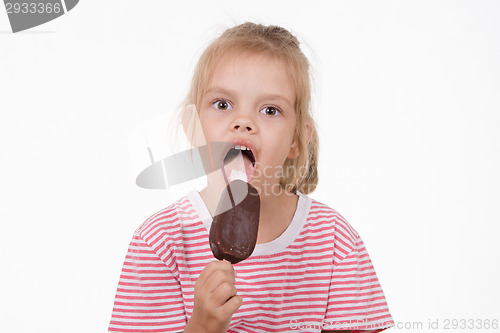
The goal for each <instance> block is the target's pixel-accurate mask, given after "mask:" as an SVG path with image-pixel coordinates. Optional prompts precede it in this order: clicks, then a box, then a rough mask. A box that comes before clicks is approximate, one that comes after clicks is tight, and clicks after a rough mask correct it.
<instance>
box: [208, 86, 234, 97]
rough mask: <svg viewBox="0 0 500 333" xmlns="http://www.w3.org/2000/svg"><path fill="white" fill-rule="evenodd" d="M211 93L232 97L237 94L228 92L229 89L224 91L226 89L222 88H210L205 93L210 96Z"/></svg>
mask: <svg viewBox="0 0 500 333" xmlns="http://www.w3.org/2000/svg"><path fill="white" fill-rule="evenodd" d="M210 93H219V94H227V95H232V94H233V95H234V94H235V92H234V91H231V90H227V89H224V88H221V87H213V88H209V89H207V91H206V92H205V95H207V94H210Z"/></svg>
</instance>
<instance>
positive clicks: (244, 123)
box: [233, 115, 256, 132]
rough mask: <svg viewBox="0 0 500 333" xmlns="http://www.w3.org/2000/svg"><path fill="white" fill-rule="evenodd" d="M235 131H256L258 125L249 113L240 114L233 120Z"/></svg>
mask: <svg viewBox="0 0 500 333" xmlns="http://www.w3.org/2000/svg"><path fill="white" fill-rule="evenodd" d="M233 128H234V130H235V131H243V132H255V130H256V126H255V123H254V122H253V120H252V119H251V118H250V117H249V116H247V115H239V116H238V117H237V118H236V119H235V120H234V122H233Z"/></svg>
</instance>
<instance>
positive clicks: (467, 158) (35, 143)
mask: <svg viewBox="0 0 500 333" xmlns="http://www.w3.org/2000/svg"><path fill="white" fill-rule="evenodd" d="M499 17H500V3H499V2H497V1H413V2H408V1H375V2H373V1H356V2H350V1H349V2H347V1H345V2H344V1H342V2H330V1H328V2H327V1H325V2H318V1H307V2H306V1H290V0H286V1H245V2H236V1H199V2H192V1H183V2H181V1H167V0H154V1H153V0H150V1H129V0H119V1H118V0H108V1H91V0H82V1H81V2H80V3H79V4H78V5H77V6H76V7H75V8H74V9H73V10H72V11H70V12H69V13H68V14H66V15H64V16H62V17H60V18H59V19H56V20H54V21H52V22H49V23H47V24H45V25H42V26H39V27H36V28H34V29H31V30H29V31H27V32H24V33H18V34H12V33H11V32H10V31H9V30H10V26H9V22H8V19H7V15H6V14H5V13H4V12H2V13H0V31H1V33H0V114H1V118H0V170H1V172H0V199H1V203H0V224H1V227H0V331H1V332H9V333H10V332H26V333H28V332H29V333H35V332H52V333H57V332H104V331H106V329H107V325H108V323H109V319H110V315H111V311H112V306H113V300H114V294H115V291H116V287H117V283H118V279H119V275H120V270H121V266H122V263H123V259H124V257H125V254H126V250H127V246H128V243H129V241H130V239H131V237H132V233H133V231H134V230H135V228H136V227H137V226H139V225H140V224H141V223H142V222H143V221H144V220H145V219H146V218H147V217H149V216H150V215H151V214H153V213H154V212H156V211H158V210H159V209H161V208H163V207H165V206H167V205H168V204H169V203H170V202H172V200H174V199H176V198H177V194H178V193H176V192H179V190H178V189H177V190H175V189H174V190H172V191H169V192H167V191H161V190H160V191H152V190H143V189H140V188H138V187H137V186H136V185H135V176H136V175H137V173H138V172H139V171H140V169H141V168H142V167H145V166H146V165H147V164H148V157H147V153H146V150H145V147H146V144H145V143H144V142H146V139H144V136H142V139H141V135H137V133H138V132H137V130H138V129H139V132H140V129H141V126H143V125H144V127H145V128H146V127H147V126H146V125H145V124H148V123H149V124H151V123H153V124H156V125H158V124H162V123H161V121H154V119H163V118H162V117H164V116H165V115H168V114H171V113H172V112H173V111H174V110H176V107H177V106H178V104H179V103H180V102H181V100H182V98H183V97H184V94H185V92H186V91H187V87H188V84H189V80H190V75H191V73H192V68H193V66H194V64H195V61H196V59H197V57H198V56H199V54H200V53H201V51H202V50H203V47H204V46H206V45H207V43H208V41H209V40H210V39H212V38H213V37H215V36H216V35H217V33H220V32H222V31H223V30H224V28H226V27H230V26H233V25H234V24H237V23H242V22H244V21H246V20H253V21H256V22H258V23H264V24H278V25H282V26H284V27H286V28H288V29H290V30H291V31H292V32H293V33H295V34H296V35H297V36H298V37H299V38H300V40H301V41H303V43H304V51H305V52H306V53H307V55H308V56H309V57H310V60H311V62H312V65H313V67H314V75H315V78H316V80H315V92H316V93H315V96H314V112H315V116H316V119H317V122H318V124H319V130H320V144H321V150H320V151H321V154H320V185H319V187H318V189H317V191H316V192H314V193H313V194H311V197H313V198H314V199H317V200H319V201H322V202H325V203H327V204H328V205H330V206H332V207H333V208H335V209H336V210H338V211H339V212H340V213H341V214H342V215H344V216H345V217H346V219H347V220H348V221H349V222H350V223H351V224H352V225H354V227H355V228H356V229H357V231H358V232H359V233H360V234H361V236H362V237H363V239H364V241H365V243H366V245H367V248H368V250H369V252H370V255H371V257H372V260H373V263H374V265H375V268H376V270H377V274H378V276H379V279H380V282H381V284H382V287H383V288H384V292H385V295H386V297H387V300H388V304H389V307H390V309H391V313H392V315H393V317H394V319H395V320H396V321H397V322H398V325H399V326H400V327H404V326H405V325H406V326H407V327H410V326H411V325H419V323H421V324H422V328H421V329H419V328H418V326H416V327H414V328H413V329H406V330H405V329H398V331H407V332H427V331H428V332H438V331H439V332H450V331H452V330H445V329H444V324H445V320H446V319H469V318H472V319H489V320H492V319H497V320H498V319H500V283H499V281H500V269H499V268H500V246H499V241H498V237H499V231H500V228H499V224H500V213H499V210H498V204H499V203H500V190H499V188H500V176H499V170H500V148H499V144H500V131H499V129H500V99H499V97H498V92H499V90H500V20H499ZM152 119H153V121H151V120H152ZM152 127H154V126H152ZM152 127H151V128H152ZM162 129H163V128H162V126H156V129H152V130H151V131H149V132H148V134H147V135H149V136H150V137H149V139H147V140H150V141H149V142H148V144H150V145H151V146H152V147H153V153H154V154H155V156H156V157H157V158H160V157H165V156H162V149H163V145H164V142H163V139H164V137H166V133H164V131H162ZM146 132H147V131H146ZM141 140H143V141H141ZM138 147H139V148H138ZM139 151H141V152H142V153H141V152H139ZM429 320H430V321H432V322H436V320H437V321H438V325H439V329H434V330H428V329H427V326H428V323H429ZM450 327H451V326H450ZM463 331H471V332H472V331H481V332H482V331H485V332H491V331H492V330H484V329H477V325H476V329H474V330H472V329H471V330H463ZM496 331H499V330H496Z"/></svg>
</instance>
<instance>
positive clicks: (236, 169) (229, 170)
mask: <svg viewBox="0 0 500 333" xmlns="http://www.w3.org/2000/svg"><path fill="white" fill-rule="evenodd" d="M223 169H224V173H225V174H226V179H227V180H228V183H230V182H232V181H233V180H235V179H240V180H242V181H244V182H250V181H252V178H253V174H254V166H253V165H252V162H251V161H250V159H249V158H248V157H246V156H245V155H244V154H242V153H241V151H239V152H238V154H237V155H236V157H235V158H233V159H231V161H229V162H227V161H224V167H223Z"/></svg>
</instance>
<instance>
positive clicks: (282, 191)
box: [109, 23, 393, 332]
mask: <svg viewBox="0 0 500 333" xmlns="http://www.w3.org/2000/svg"><path fill="white" fill-rule="evenodd" d="M309 103H310V81H309V63H308V60H307V58H306V57H305V56H304V54H303V53H302V51H301V50H300V47H299V42H298V40H297V39H296V38H295V37H294V36H293V35H292V34H290V32H288V31H287V30H285V29H283V28H281V27H277V26H263V25H257V24H253V23H245V24H242V25H239V26H236V27H233V28H231V29H228V30H226V31H225V32H224V33H223V34H222V35H221V36H220V37H218V38H217V39H216V40H215V41H213V42H212V44H211V45H210V46H209V47H208V48H207V49H206V50H205V52H204V53H203V54H202V56H201V58H200V60H199V62H198V65H197V67H196V70H195V73H194V77H193V80H192V85H191V89H190V91H189V94H188V96H187V98H186V106H188V105H194V106H195V107H196V108H184V111H183V112H185V113H187V112H189V110H194V111H191V112H194V113H195V116H196V117H198V120H199V124H200V125H201V128H199V129H198V131H197V132H196V133H197V134H195V135H193V136H192V137H191V140H192V141H191V142H192V143H193V144H194V145H197V144H200V142H199V140H198V142H195V141H197V140H196V139H194V137H195V136H198V137H200V135H199V134H200V133H202V135H201V136H202V137H203V139H204V140H206V143H211V142H227V143H228V144H230V145H231V146H234V147H235V148H237V149H243V150H247V149H248V150H250V152H251V155H252V158H243V159H242V160H240V166H239V167H238V166H231V167H228V166H227V165H226V164H225V162H223V161H220V163H221V164H222V165H223V167H222V168H221V169H220V170H218V171H216V172H213V173H211V174H209V175H208V181H207V184H208V185H207V187H206V188H205V189H203V190H202V191H200V192H197V191H193V192H191V193H189V194H187V195H186V196H185V197H183V198H181V199H180V200H178V201H177V202H175V203H174V204H172V205H170V206H169V207H167V208H165V209H163V210H161V211H160V212H158V213H156V214H155V215H153V216H151V217H150V218H149V219H147V220H146V221H145V222H144V223H143V224H142V225H141V226H140V227H139V228H138V229H137V230H136V232H135V234H134V236H133V240H132V242H131V244H130V247H129V251H128V254H127V257H126V259H125V263H124V265H123V270H122V275H121V277H120V282H119V286H118V291H117V293H116V299H115V304H114V309H113V315H112V319H111V323H110V326H109V332H182V331H184V332H294V331H297V332H334V331H337V332H339V331H340V332H350V331H353V332H354V331H370V332H378V331H381V330H383V329H384V328H387V327H390V326H392V325H393V321H392V318H391V315H390V313H389V310H388V307H387V304H386V301H385V297H384V294H383V292H382V289H381V287H380V284H379V282H378V279H377V276H376V274H375V271H374V268H373V266H372V264H371V261H370V258H369V256H368V253H367V252H366V249H365V247H364V244H363V241H362V240H361V238H360V237H359V235H358V234H357V233H356V231H355V230H354V229H353V228H352V227H351V226H350V225H349V224H348V223H347V222H346V221H345V219H344V218H343V217H342V216H341V215H340V214H339V213H337V212H336V211H335V210H333V209H332V208H330V207H328V206H327V205H325V204H322V203H320V202H317V201H315V200H313V199H311V198H310V197H308V196H307V194H308V193H310V192H312V191H313V190H314V189H315V187H316V184H317V182H318V173H317V155H318V138H317V133H316V129H315V124H314V121H313V119H312V118H311V114H310V108H309ZM196 117H195V118H196ZM182 118H183V119H189V116H188V115H186V114H183V115H182ZM183 125H184V127H185V128H188V127H189V124H186V122H184V124H183ZM249 154H250V153H249ZM252 159H253V160H252ZM236 164H237V163H236ZM238 168H239V169H238ZM228 170H232V171H233V172H234V171H237V173H239V174H240V176H239V177H240V178H243V179H244V180H246V181H248V182H249V183H250V184H252V185H253V186H254V187H255V188H256V189H257V190H258V192H259V196H260V205H261V206H260V224H259V228H258V236H257V245H256V246H255V250H254V252H253V254H252V255H251V256H250V257H249V258H248V259H246V260H243V261H241V262H239V263H237V264H234V265H231V264H230V263H229V262H227V261H218V260H215V259H214V257H213V254H212V252H211V249H210V245H209V233H208V231H209V229H210V225H211V222H212V219H213V216H214V215H215V211H216V208H217V205H218V200H219V198H220V195H221V193H222V190H223V188H224V187H225V186H226V183H227V179H228V178H230V177H234V174H233V175H231V174H230V172H229V171H228Z"/></svg>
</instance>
